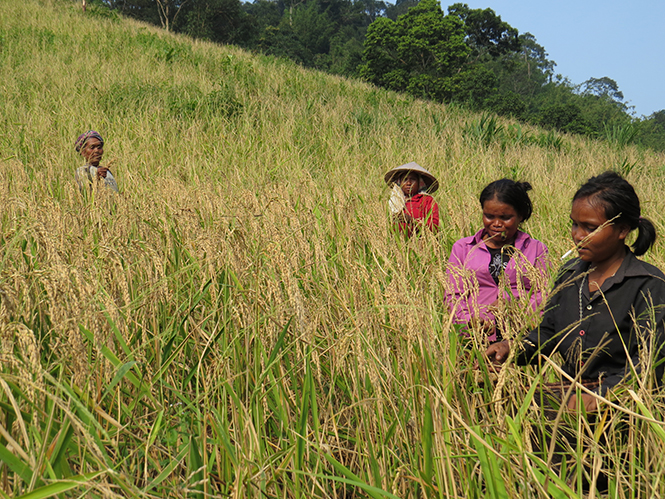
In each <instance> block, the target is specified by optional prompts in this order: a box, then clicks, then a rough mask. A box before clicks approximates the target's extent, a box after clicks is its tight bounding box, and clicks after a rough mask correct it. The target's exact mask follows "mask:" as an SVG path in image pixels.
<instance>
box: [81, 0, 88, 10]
mask: <svg viewBox="0 0 665 499" xmlns="http://www.w3.org/2000/svg"><path fill="white" fill-rule="evenodd" d="M81 6H82V7H83V12H85V8H86V6H87V4H86V1H85V0H83V3H82V4H81Z"/></svg>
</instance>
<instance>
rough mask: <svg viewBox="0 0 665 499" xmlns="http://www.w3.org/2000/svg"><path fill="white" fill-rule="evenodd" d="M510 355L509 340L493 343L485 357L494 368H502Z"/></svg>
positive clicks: (486, 351)
mask: <svg viewBox="0 0 665 499" xmlns="http://www.w3.org/2000/svg"><path fill="white" fill-rule="evenodd" d="M509 354H510V342H509V341H508V340H504V341H498V342H496V343H492V344H491V345H490V346H489V347H487V350H485V357H487V358H488V359H489V361H490V362H491V363H492V365H494V366H500V365H501V364H503V363H504V362H506V360H507V359H508V355H509Z"/></svg>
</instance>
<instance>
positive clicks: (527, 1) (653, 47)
mask: <svg viewBox="0 0 665 499" xmlns="http://www.w3.org/2000/svg"><path fill="white" fill-rule="evenodd" d="M456 1H459V2H461V3H466V4H468V5H469V7H470V8H472V9H486V8H490V9H492V10H494V12H496V13H497V15H499V16H501V19H502V20H503V21H506V22H507V23H508V24H510V25H511V26H512V27H513V28H515V29H517V30H519V32H520V34H521V33H526V32H529V33H531V34H532V35H533V36H535V37H536V41H537V42H538V44H540V45H541V46H543V47H545V50H546V51H547V53H548V54H549V56H548V59H550V60H552V61H554V62H556V63H557V66H556V67H555V68H554V72H555V74H561V75H562V76H565V77H568V79H570V81H571V82H572V83H573V84H579V83H582V82H584V81H586V80H588V79H589V78H592V77H593V78H602V77H603V76H608V77H610V78H612V79H613V80H614V81H616V82H617V84H618V85H619V90H621V91H622V92H623V95H624V102H627V103H628V105H632V106H635V109H634V113H635V115H636V116H637V117H641V116H642V115H645V116H648V115H650V114H651V113H653V112H654V111H659V110H661V109H665V0H633V1H626V0H623V1H618V0H576V1H575V0H556V1H553V0H456ZM453 3H455V1H450V0H448V1H446V0H441V7H443V8H444V9H445V11H446V13H447V12H448V11H447V8H448V6H449V5H452V4H453Z"/></svg>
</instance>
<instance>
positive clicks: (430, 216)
mask: <svg viewBox="0 0 665 499" xmlns="http://www.w3.org/2000/svg"><path fill="white" fill-rule="evenodd" d="M426 199H427V205H426V206H425V208H426V212H425V224H426V225H427V228H428V229H430V230H431V231H433V232H436V231H438V230H439V205H438V204H437V203H436V201H434V199H433V198H432V197H430V196H427V198H426Z"/></svg>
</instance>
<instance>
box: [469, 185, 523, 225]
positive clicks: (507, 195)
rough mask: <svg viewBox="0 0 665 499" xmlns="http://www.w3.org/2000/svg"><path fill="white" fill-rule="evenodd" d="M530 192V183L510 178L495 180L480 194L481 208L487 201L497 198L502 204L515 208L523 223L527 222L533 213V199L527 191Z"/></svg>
mask: <svg viewBox="0 0 665 499" xmlns="http://www.w3.org/2000/svg"><path fill="white" fill-rule="evenodd" d="M530 190H531V184H530V183H529V182H515V181H514V180H510V179H509V178H502V179H501V180H495V181H494V182H492V183H491V184H490V185H488V186H487V187H485V188H484V189H483V192H481V193H480V206H483V205H484V204H485V201H490V200H492V199H494V198H496V199H497V201H499V202H500V203H505V204H509V205H510V206H512V207H513V208H515V211H516V212H517V214H518V215H519V216H520V217H521V218H522V221H523V222H526V221H527V220H528V219H529V217H530V216H531V212H532V211H533V207H532V206H531V199H529V195H528V194H527V191H530Z"/></svg>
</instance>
